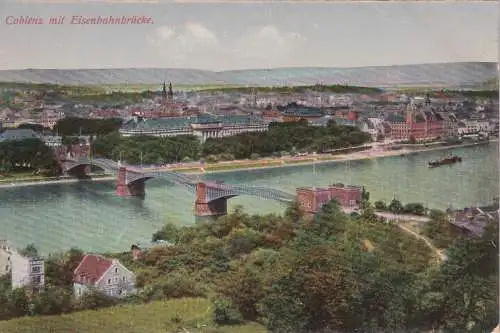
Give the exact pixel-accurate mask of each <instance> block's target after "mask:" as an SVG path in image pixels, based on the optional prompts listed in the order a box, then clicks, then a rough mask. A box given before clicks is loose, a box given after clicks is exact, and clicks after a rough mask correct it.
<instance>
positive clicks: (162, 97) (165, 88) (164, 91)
mask: <svg viewBox="0 0 500 333" xmlns="http://www.w3.org/2000/svg"><path fill="white" fill-rule="evenodd" d="M161 99H162V100H163V102H165V101H166V100H167V86H166V85H165V82H163V89H162V90H161Z"/></svg>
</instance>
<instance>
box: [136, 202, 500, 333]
mask: <svg viewBox="0 0 500 333" xmlns="http://www.w3.org/2000/svg"><path fill="white" fill-rule="evenodd" d="M367 204H368V205H369V203H367ZM437 223H441V222H439V221H438V222H437ZM448 224H449V223H448ZM488 228H489V229H488V230H487V231H486V232H485V234H484V236H483V237H481V238H465V237H462V236H460V235H459V234H457V235H455V238H454V240H453V241H452V242H451V243H448V244H447V245H446V246H448V250H447V252H448V259H447V261H445V262H444V263H441V264H440V265H438V264H435V263H434V262H433V261H432V259H431V257H432V253H431V251H430V250H429V248H428V247H427V246H426V245H425V244H424V243H423V242H421V241H419V240H418V239H416V238H412V237H413V236H411V235H410V234H407V233H405V232H404V231H403V230H401V229H399V228H398V227H397V226H394V225H391V224H385V223H380V222H374V221H373V220H370V219H369V218H366V217H365V216H361V217H358V218H352V217H349V216H348V215H345V214H343V213H342V212H341V211H340V210H339V207H338V206H337V204H336V203H335V202H330V203H329V204H327V205H325V206H324V207H323V208H322V210H321V212H319V213H318V214H317V216H315V217H314V218H313V219H312V220H309V219H307V218H305V217H304V216H302V215H301V214H300V213H299V211H298V210H297V207H295V206H292V207H290V208H289V209H288V210H287V213H286V214H285V216H276V215H267V216H250V215H247V214H245V213H244V212H243V211H242V210H239V209H237V210H236V211H235V212H234V213H233V214H230V215H228V216H227V217H224V218H220V219H218V220H217V221H216V222H214V223H210V224H200V225H197V226H194V227H183V228H176V227H175V226H173V225H167V226H165V228H164V229H163V230H161V231H160V232H159V233H157V234H156V235H155V239H158V238H163V239H166V240H169V241H170V242H173V243H175V244H176V245H174V246H168V247H156V248H153V249H151V250H150V251H149V252H148V253H147V255H146V256H145V257H144V258H143V261H142V262H138V263H137V262H136V263H134V264H133V265H135V267H136V269H137V272H138V281H139V283H141V285H143V286H147V288H146V290H147V291H145V292H144V293H143V294H141V295H140V297H142V298H143V300H150V299H158V298H164V297H167V298H168V297H181V296H198V295H211V294H213V291H215V292H216V296H215V297H213V304H214V306H213V307H214V320H215V321H216V322H218V323H219V324H221V325H223V324H234V323H238V322H242V321H247V320H249V321H258V322H261V323H263V324H264V325H266V326H267V327H268V329H269V330H270V331H271V332H321V331H325V330H330V331H339V332H342V331H343V332H348V331H353V330H355V329H362V330H365V331H377V332H394V331H409V330H412V329H417V330H420V331H423V330H429V329H437V328H440V329H444V330H449V331H469V332H482V330H484V328H485V327H486V328H492V327H494V326H495V325H496V323H497V321H498V316H497V312H498V311H497V309H498V300H497V295H496V291H497V290H498V288H497V287H498V285H497V263H496V254H497V252H496V249H495V243H496V237H497V236H498V229H497V226H496V225H491V226H489V227H488ZM471 263H472V264H471ZM483 265H484V267H486V266H487V268H485V271H481V268H480V267H482V266H483ZM173 285H177V286H178V288H177V289H173V288H172V286H173ZM476 288H477V289H476ZM184 293H185V294H184ZM464 300H465V301H464Z"/></svg>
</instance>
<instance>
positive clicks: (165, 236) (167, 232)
mask: <svg viewBox="0 0 500 333" xmlns="http://www.w3.org/2000/svg"><path fill="white" fill-rule="evenodd" d="M179 236H180V234H179V228H178V227H177V226H176V225H174V224H173V223H167V224H165V225H164V226H163V228H162V229H161V230H159V231H157V232H156V233H154V234H153V238H152V241H153V242H156V241H158V240H164V241H168V242H171V243H173V244H175V243H177V241H178V240H179Z"/></svg>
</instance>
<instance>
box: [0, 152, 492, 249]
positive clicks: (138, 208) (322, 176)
mask: <svg viewBox="0 0 500 333" xmlns="http://www.w3.org/2000/svg"><path fill="white" fill-rule="evenodd" d="M447 152H451V153H455V154H458V155H460V156H462V157H463V162H462V163H458V164H455V165H453V166H443V167H439V168H434V169H429V168H428V167H427V162H428V161H430V160H434V159H439V158H442V157H443V154H444V153H445V151H430V152H421V153H418V154H416V155H409V156H405V157H400V156H397V157H385V158H378V159H371V160H361V161H351V162H332V163H324V164H317V165H315V166H312V165H303V166H289V167H284V168H274V169H260V170H251V171H235V172H224V173H220V174H207V175H205V176H200V179H220V180H224V181H225V182H227V183H245V184H248V185H259V186H262V185H265V186H271V187H275V188H279V189H281V190H284V191H287V192H290V193H294V192H295V188H296V187H300V186H313V185H314V186H327V185H329V184H332V183H335V182H344V183H348V184H357V185H364V186H365V187H366V189H367V190H368V191H369V192H370V194H371V199H372V201H373V200H379V199H381V200H387V201H389V200H391V199H392V197H393V196H394V195H396V197H397V198H398V199H399V200H401V201H402V202H403V203H407V202H421V203H424V204H425V205H427V206H428V207H429V208H438V209H446V208H448V207H449V205H452V206H453V207H456V208H458V207H464V206H470V205H474V204H487V203H490V202H491V200H492V199H493V198H494V197H495V196H498V194H499V188H498V184H499V173H498V159H499V153H498V143H490V144H489V145H486V146H476V147H470V148H457V149H452V150H448V151H447ZM146 192H147V194H146V198H145V199H144V200H141V199H138V198H120V197H117V196H116V195H115V188H114V182H112V181H100V182H80V183H66V184H49V185H36V186H21V187H12V188H0V239H8V240H9V241H10V242H11V243H12V244H13V245H15V246H18V247H24V246H25V245H27V244H30V243H33V244H35V246H36V247H37V248H38V249H39V251H40V252H41V253H42V254H47V253H50V252H56V251H61V250H66V249H69V248H70V247H73V246H76V247H79V248H81V249H83V250H85V251H95V252H107V251H125V250H127V249H129V248H130V245H131V244H133V243H135V242H147V241H148V240H150V238H151V235H152V233H154V232H155V231H156V230H157V229H159V228H160V227H161V226H162V225H163V224H164V223H165V222H167V221H170V222H173V223H175V224H178V225H186V224H191V223H194V216H193V202H194V195H193V194H192V193H190V192H188V190H187V189H185V188H183V187H180V186H177V185H174V184H172V183H170V182H168V181H166V180H161V179H153V180H150V181H148V182H147V185H146ZM235 205H243V206H244V208H245V211H247V212H249V213H256V214H261V213H280V212H282V211H283V210H284V206H283V205H282V204H280V203H278V202H273V201H269V200H262V199H258V198H255V197H236V198H233V199H231V200H229V210H231V209H232V208H234V207H235Z"/></svg>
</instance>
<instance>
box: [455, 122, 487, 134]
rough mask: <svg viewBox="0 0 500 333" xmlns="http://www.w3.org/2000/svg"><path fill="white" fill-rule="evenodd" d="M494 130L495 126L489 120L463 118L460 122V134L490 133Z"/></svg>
mask: <svg viewBox="0 0 500 333" xmlns="http://www.w3.org/2000/svg"><path fill="white" fill-rule="evenodd" d="M492 130H493V126H492V125H491V124H490V122H489V121H487V120H461V121H460V122H459V124H458V134H459V135H467V134H476V133H479V132H485V133H490V132H491V131H492Z"/></svg>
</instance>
